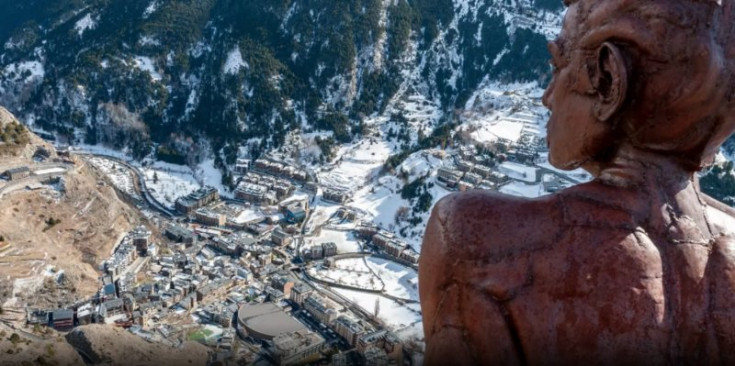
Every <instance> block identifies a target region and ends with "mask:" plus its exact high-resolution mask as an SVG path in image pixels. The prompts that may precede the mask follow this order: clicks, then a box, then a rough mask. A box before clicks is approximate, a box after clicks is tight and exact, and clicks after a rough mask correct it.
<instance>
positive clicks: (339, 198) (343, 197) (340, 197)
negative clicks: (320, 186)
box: [322, 188, 349, 203]
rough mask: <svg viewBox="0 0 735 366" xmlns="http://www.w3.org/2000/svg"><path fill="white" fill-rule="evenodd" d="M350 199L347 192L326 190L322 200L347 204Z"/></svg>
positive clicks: (332, 189)
mask: <svg viewBox="0 0 735 366" xmlns="http://www.w3.org/2000/svg"><path fill="white" fill-rule="evenodd" d="M348 198H349V194H348V193H347V192H346V191H343V190H338V189H334V188H325V189H324V192H323V193H322V199H324V200H325V201H331V202H336V203H345V202H346V201H347V199H348Z"/></svg>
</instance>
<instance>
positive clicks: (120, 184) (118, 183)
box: [37, 157, 140, 199]
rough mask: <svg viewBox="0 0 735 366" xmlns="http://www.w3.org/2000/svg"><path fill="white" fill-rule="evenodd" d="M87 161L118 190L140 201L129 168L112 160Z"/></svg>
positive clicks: (97, 159)
mask: <svg viewBox="0 0 735 366" xmlns="http://www.w3.org/2000/svg"><path fill="white" fill-rule="evenodd" d="M87 161H89V163H90V164H92V165H93V166H94V167H96V168H97V169H99V170H100V171H101V172H102V173H103V174H105V176H107V178H108V179H110V181H111V182H112V184H113V185H114V186H115V187H116V188H117V189H119V190H121V191H123V192H125V193H127V194H128V195H129V196H131V197H133V198H137V199H140V195H138V193H137V192H136V191H135V183H134V175H133V172H131V171H130V170H129V169H128V168H127V167H125V166H124V165H121V164H118V163H115V162H114V161H112V160H108V159H104V158H98V157H90V158H89V159H88V160H87ZM37 173H39V172H37Z"/></svg>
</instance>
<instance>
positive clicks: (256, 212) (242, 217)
mask: <svg viewBox="0 0 735 366" xmlns="http://www.w3.org/2000/svg"><path fill="white" fill-rule="evenodd" d="M241 210H242V211H240V214H239V215H238V216H236V217H233V218H232V221H233V222H234V223H236V224H238V225H241V224H244V223H249V222H255V221H260V220H261V219H264V218H265V214H263V212H262V211H260V209H258V208H253V207H243V208H242V209H241Z"/></svg>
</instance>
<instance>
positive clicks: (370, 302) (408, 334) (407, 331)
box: [333, 288, 424, 341]
mask: <svg viewBox="0 0 735 366" xmlns="http://www.w3.org/2000/svg"><path fill="white" fill-rule="evenodd" d="M333 290H334V291H335V292H337V293H339V294H340V295H342V296H344V297H345V298H347V299H348V300H351V301H352V302H354V303H355V304H357V305H358V306H360V307H362V308H363V309H365V311H367V312H368V313H373V311H374V310H375V302H376V301H378V307H379V309H378V318H380V320H382V321H383V322H385V324H386V326H387V327H388V328H390V330H392V331H393V332H395V333H396V335H397V336H398V337H400V338H401V339H402V340H404V341H406V340H410V339H423V338H424V336H423V334H424V329H423V323H422V322H421V306H420V305H419V304H406V305H401V304H399V303H397V302H395V301H393V300H390V299H388V298H385V297H383V296H381V295H377V294H371V293H366V292H360V291H354V290H346V289H339V288H335V289H333Z"/></svg>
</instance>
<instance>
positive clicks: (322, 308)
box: [304, 295, 337, 324]
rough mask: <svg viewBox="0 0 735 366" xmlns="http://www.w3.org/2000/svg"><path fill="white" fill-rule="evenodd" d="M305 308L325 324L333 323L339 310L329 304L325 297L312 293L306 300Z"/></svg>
mask: <svg viewBox="0 0 735 366" xmlns="http://www.w3.org/2000/svg"><path fill="white" fill-rule="evenodd" d="M304 310H306V311H308V312H309V313H310V314H311V315H313V316H314V317H315V318H316V319H319V321H320V322H322V323H324V324H331V323H332V322H333V321H334V319H336V318H337V312H336V311H334V309H332V308H330V307H329V306H327V302H326V300H325V299H324V298H322V297H321V296H317V295H312V296H309V297H308V298H306V300H304Z"/></svg>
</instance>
